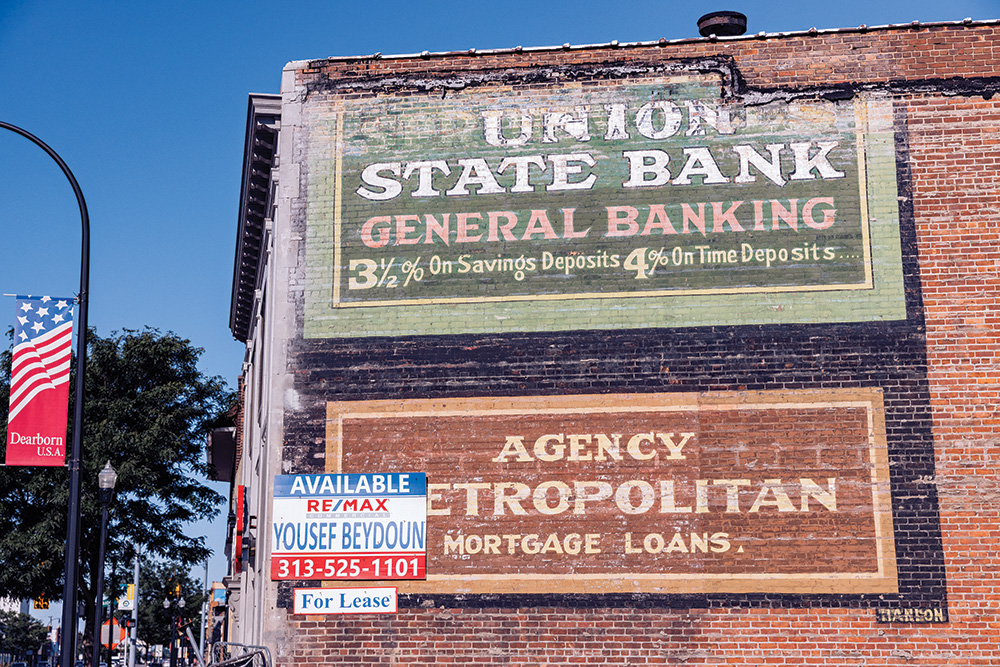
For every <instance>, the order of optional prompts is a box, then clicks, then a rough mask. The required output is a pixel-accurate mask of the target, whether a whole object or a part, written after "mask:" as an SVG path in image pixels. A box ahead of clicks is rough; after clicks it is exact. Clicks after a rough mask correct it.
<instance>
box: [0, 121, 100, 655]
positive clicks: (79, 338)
mask: <svg viewBox="0 0 1000 667" xmlns="http://www.w3.org/2000/svg"><path fill="white" fill-rule="evenodd" d="M0 128H3V129H5V130H10V131H11V132H15V133H17V134H19V135H21V136H22V137H24V138H25V139H28V140H29V141H31V142H32V143H34V144H35V145H36V146H38V147H39V148H41V149H42V150H43V151H45V152H46V153H48V155H49V157H51V158H52V159H53V160H55V161H56V164H58V165H59V168H60V169H62V172H63V174H65V175H66V178H67V180H69V184H70V185H71V186H73V194H75V195H76V201H77V204H78V205H79V207H80V220H81V222H82V224H83V236H82V241H81V251H80V293H79V296H78V297H77V303H78V304H79V308H80V310H79V319H78V320H77V321H78V322H79V328H78V330H77V334H76V384H75V390H74V391H75V393H74V395H73V396H74V399H73V440H72V444H71V449H70V456H69V506H68V508H67V516H68V519H67V521H66V573H65V581H64V582H63V614H62V640H61V642H60V646H59V666H60V667H72V665H73V662H74V660H75V655H76V602H77V600H76V592H77V586H76V580H77V576H78V569H79V560H80V459H81V455H82V452H83V395H84V394H83V389H84V378H85V376H86V366H87V296H88V295H87V291H88V289H89V287H90V216H89V215H88V213H87V202H86V201H85V200H84V198H83V191H82V190H80V184H79V183H77V182H76V177H75V176H73V172H72V171H70V169H69V167H68V166H67V165H66V163H65V162H64V161H63V159H62V158H61V157H59V154H58V153H56V152H55V151H54V150H52V149H51V148H50V147H49V146H48V144H46V143H45V142H44V141H42V140H41V139H39V138H38V137H36V136H35V135H33V134H31V133H30V132H28V131H26V130H23V129H21V128H20V127H17V126H16V125H11V124H10V123H5V122H3V121H0ZM100 603H101V601H100V600H98V601H97V604H100Z"/></svg>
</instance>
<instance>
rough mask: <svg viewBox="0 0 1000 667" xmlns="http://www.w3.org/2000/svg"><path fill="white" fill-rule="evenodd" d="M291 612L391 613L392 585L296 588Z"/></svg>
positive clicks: (392, 606) (394, 610)
mask: <svg viewBox="0 0 1000 667" xmlns="http://www.w3.org/2000/svg"><path fill="white" fill-rule="evenodd" d="M294 594H295V600H294V606H293V608H292V613H293V614H395V613H396V587H395V586H384V587H378V588H296V589H295V590H294Z"/></svg>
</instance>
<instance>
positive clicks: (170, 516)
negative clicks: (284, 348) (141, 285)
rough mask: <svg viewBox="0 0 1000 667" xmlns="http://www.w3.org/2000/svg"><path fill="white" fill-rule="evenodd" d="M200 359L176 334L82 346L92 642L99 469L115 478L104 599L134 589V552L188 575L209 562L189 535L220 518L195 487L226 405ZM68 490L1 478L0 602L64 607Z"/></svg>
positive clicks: (3, 383) (3, 369) (58, 475)
mask: <svg viewBox="0 0 1000 667" xmlns="http://www.w3.org/2000/svg"><path fill="white" fill-rule="evenodd" d="M201 352H202V350H200V349H199V348H195V347H193V346H192V345H191V343H190V342H189V341H188V340H185V339H183V338H180V337H179V336H177V335H175V334H173V333H166V334H162V333H160V332H159V331H157V330H155V329H148V328H147V329H143V330H139V331H132V330H126V331H124V332H120V333H119V332H116V333H113V334H112V335H111V336H108V337H106V338H104V337H100V336H98V335H97V334H96V332H94V331H93V330H92V331H91V333H90V335H89V336H88V355H87V381H86V390H85V403H84V440H83V456H82V462H81V502H80V505H81V522H80V538H81V539H80V545H81V553H80V561H81V566H80V568H79V571H80V579H79V582H78V585H79V591H80V596H79V599H80V600H81V601H82V602H85V603H86V605H87V609H88V612H87V615H88V620H87V625H88V634H89V632H90V629H89V627H90V624H91V616H92V612H91V611H89V610H92V609H93V602H94V590H93V588H92V582H93V573H94V572H95V571H96V568H97V558H98V546H99V545H98V541H99V538H100V516H101V505H100V501H99V497H98V493H97V473H98V472H99V471H100V470H101V469H102V468H103V467H104V464H105V462H106V461H110V462H111V465H112V466H114V468H115V469H116V470H117V472H118V483H117V485H116V496H115V501H114V505H113V507H112V510H111V518H110V522H109V530H108V535H109V539H108V545H107V552H108V553H107V563H108V567H109V573H108V575H107V587H108V588H107V593H108V595H109V596H111V595H116V594H118V593H119V592H120V590H121V589H122V588H123V587H124V585H125V584H126V583H128V582H129V581H131V571H132V567H131V566H132V554H133V553H135V550H136V549H138V550H139V551H140V552H142V553H144V554H149V555H152V556H159V557H161V558H165V559H170V560H171V561H174V562H177V563H181V564H185V565H188V566H190V565H191V564H193V563H195V562H199V561H201V560H203V559H205V558H206V557H207V556H208V555H209V549H207V548H206V546H205V544H204V539H203V538H201V537H192V536H190V535H187V534H185V530H184V528H185V526H186V525H187V524H188V523H190V522H192V521H195V520H199V519H202V518H206V517H212V516H214V515H215V514H216V513H217V512H218V511H219V505H220V503H221V501H222V498H221V496H220V495H219V494H217V493H216V492H214V491H213V490H212V489H210V488H209V487H208V486H206V485H205V484H203V483H202V481H201V480H202V479H204V478H205V475H206V472H207V470H206V464H205V463H204V458H205V457H204V453H203V452H204V447H205V438H206V432H205V425H206V424H207V423H209V422H211V421H212V420H213V419H214V418H215V417H217V416H218V415H219V414H221V413H222V412H224V411H225V410H226V409H227V408H228V407H229V406H230V405H231V404H232V401H233V395H232V393H231V392H230V391H229V390H228V389H227V387H226V386H225V383H224V382H223V381H222V380H221V379H220V378H213V377H207V376H205V375H204V374H203V373H202V372H201V371H199V370H198V357H199V356H200V354H201ZM9 383H10V351H7V352H6V353H4V354H3V356H2V358H0V396H2V397H3V398H0V400H7V397H8V396H9V393H10V391H9ZM74 386H75V385H74V384H73V381H72V380H71V383H70V387H71V388H72V387H74ZM72 393H73V392H72V390H71V391H70V394H71V398H70V400H71V402H72V400H73V396H72ZM72 414H73V409H72V406H71V407H70V415H72ZM2 421H3V424H2V425H0V428H2V429H3V431H4V433H3V435H4V442H6V432H5V431H6V421H7V420H6V419H3V420H2ZM70 428H72V425H70ZM68 487H69V475H68V472H67V469H66V468H19V467H0V563H3V564H4V566H5V567H3V568H0V596H10V597H15V598H37V597H39V596H41V595H45V596H47V597H48V598H49V599H52V600H58V599H61V597H62V586H63V583H62V580H63V571H64V561H63V557H64V556H63V553H64V543H65V539H66V514H67V502H68V495H69V491H68Z"/></svg>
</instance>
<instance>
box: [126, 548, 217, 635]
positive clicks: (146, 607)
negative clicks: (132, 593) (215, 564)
mask: <svg viewBox="0 0 1000 667" xmlns="http://www.w3.org/2000/svg"><path fill="white" fill-rule="evenodd" d="M189 570H190V568H189V567H187V566H186V565H184V564H183V563H177V562H155V563H151V562H146V563H144V564H143V566H142V569H141V573H140V586H139V622H138V624H137V626H136V631H137V634H138V637H139V639H140V641H144V642H147V643H148V644H149V645H151V646H152V645H154V644H162V645H164V646H167V645H169V644H170V633H171V628H172V627H173V625H172V624H173V621H174V619H175V618H177V617H179V618H180V620H181V626H182V628H183V627H186V625H187V624H193V625H192V626H191V628H192V631H193V632H194V636H195V637H197V636H198V632H199V625H198V624H199V623H200V621H201V604H202V602H204V601H205V594H204V593H203V592H202V590H201V588H202V584H201V582H198V581H195V579H194V578H192V577H191V576H190V575H189V574H188V572H189ZM181 599H183V600H184V605H183V606H180V605H178V604H177V603H178V601H179V600H181ZM164 600H168V601H169V602H170V606H169V607H165V606H164V604H163V601H164ZM184 645H185V646H186V645H187V642H186V641H185V644H184Z"/></svg>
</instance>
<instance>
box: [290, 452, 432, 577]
mask: <svg viewBox="0 0 1000 667" xmlns="http://www.w3.org/2000/svg"><path fill="white" fill-rule="evenodd" d="M426 488H427V483H426V477H425V475H424V474H423V473H412V472H407V473H379V474H353V475H278V476H276V477H275V481H274V511H273V521H272V524H271V539H272V549H271V578H272V579H422V578H424V576H425V572H426V567H425V553H426V534H427V512H426V503H427V498H426Z"/></svg>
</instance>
